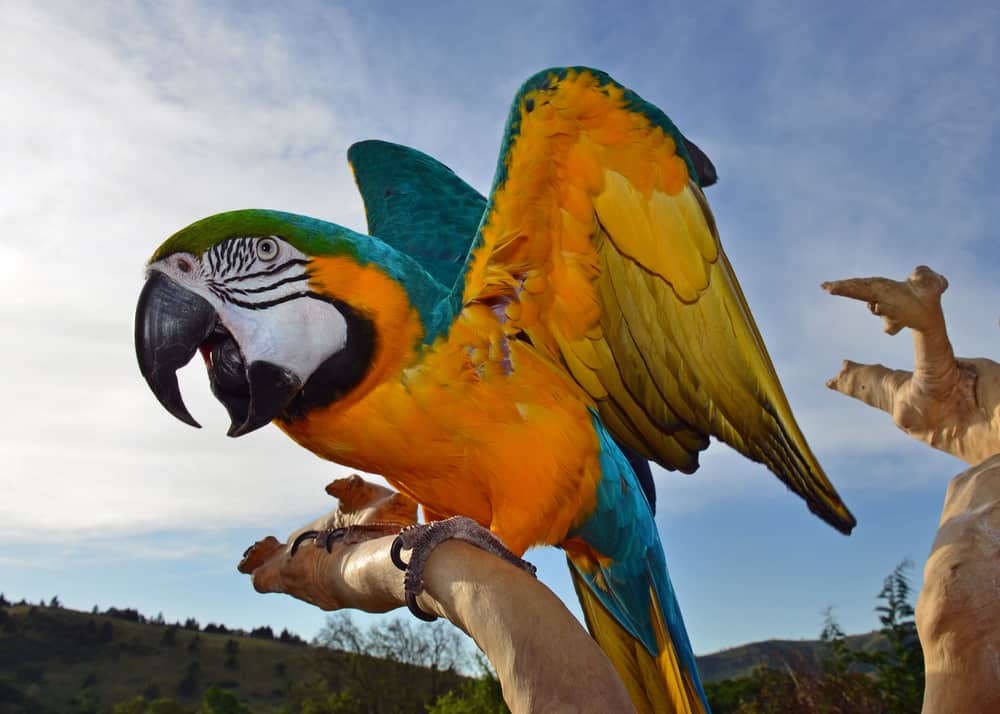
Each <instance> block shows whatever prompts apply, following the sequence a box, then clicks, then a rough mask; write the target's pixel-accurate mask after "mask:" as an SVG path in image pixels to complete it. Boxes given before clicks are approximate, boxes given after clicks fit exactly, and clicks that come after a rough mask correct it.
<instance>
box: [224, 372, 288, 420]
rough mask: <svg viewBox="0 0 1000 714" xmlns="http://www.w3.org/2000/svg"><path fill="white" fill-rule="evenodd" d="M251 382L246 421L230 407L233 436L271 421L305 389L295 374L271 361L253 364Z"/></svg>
mask: <svg viewBox="0 0 1000 714" xmlns="http://www.w3.org/2000/svg"><path fill="white" fill-rule="evenodd" d="M247 382H248V384H249V387H250V401H249V404H248V405H247V413H246V416H245V418H244V420H243V421H242V422H239V421H238V419H237V415H236V413H234V411H233V410H232V409H230V410H229V416H230V417H231V418H232V420H233V423H232V425H231V426H230V427H229V431H228V434H229V436H243V435H244V434H249V433H250V432H251V431H254V430H255V429H259V428H261V427H262V426H264V425H265V424H269V423H270V422H271V420H272V419H274V418H275V417H276V416H278V415H279V414H281V413H282V412H283V411H285V407H286V406H288V403H289V402H290V401H292V399H294V398H295V395H296V394H298V393H299V390H300V389H301V388H302V383H301V382H300V381H299V380H298V379H297V378H296V377H295V375H293V374H292V373H291V372H289V371H288V370H287V369H284V368H282V367H278V366H277V365H274V364H271V363H270V362H253V363H251V364H250V368H249V369H248V370H247ZM227 407H228V405H227Z"/></svg>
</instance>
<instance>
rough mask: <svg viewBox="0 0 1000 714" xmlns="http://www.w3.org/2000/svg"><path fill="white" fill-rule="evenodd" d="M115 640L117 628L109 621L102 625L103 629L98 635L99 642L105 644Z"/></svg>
mask: <svg viewBox="0 0 1000 714" xmlns="http://www.w3.org/2000/svg"><path fill="white" fill-rule="evenodd" d="M114 638H115V628H114V625H112V624H111V623H110V622H108V621H107V620H105V621H104V623H103V624H102V625H101V629H100V630H99V631H98V633H97V641H98V642H101V643H103V644H107V643H109V642H111V641H112V640H113V639H114Z"/></svg>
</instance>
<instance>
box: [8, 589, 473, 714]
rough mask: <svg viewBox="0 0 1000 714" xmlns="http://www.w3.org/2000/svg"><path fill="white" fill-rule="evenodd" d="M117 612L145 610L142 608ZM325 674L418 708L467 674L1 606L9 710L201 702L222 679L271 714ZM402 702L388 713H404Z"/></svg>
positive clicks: (329, 683)
mask: <svg viewBox="0 0 1000 714" xmlns="http://www.w3.org/2000/svg"><path fill="white" fill-rule="evenodd" d="M118 612H119V613H121V614H122V615H124V616H125V617H132V616H138V613H136V612H135V611H134V610H124V611H118ZM268 633H269V631H268ZM289 639H292V638H289ZM320 671H322V672H323V675H324V676H322V677H321V676H320ZM320 680H323V682H324V684H325V687H326V688H327V689H328V690H330V691H339V690H341V689H343V688H347V687H350V686H351V685H352V683H356V682H364V684H365V685H366V686H369V687H372V686H373V683H374V688H375V689H377V690H378V692H377V694H378V695H379V696H382V697H385V698H391V697H393V696H399V697H402V696H405V697H406V700H407V701H408V702H409V703H410V704H412V707H411V706H409V705H406V706H405V708H404V709H401V711H407V710H410V711H423V710H424V706H423V704H424V703H425V702H431V701H434V699H436V697H437V696H439V695H441V694H443V693H445V692H447V691H451V690H453V689H455V688H456V687H458V686H459V685H460V684H461V683H462V682H463V681H465V678H463V677H461V676H459V675H458V674H456V673H454V672H452V671H433V670H431V669H427V668H423V667H417V666H413V665H408V664H403V663H400V662H394V661H391V660H384V659H377V658H374V657H367V656H365V655H356V654H352V653H345V652H334V651H331V650H327V649H323V648H315V647H310V646H307V645H305V644H304V643H302V642H301V640H299V643H298V644H296V643H295V642H293V641H289V642H282V641H279V640H274V639H269V638H267V637H261V636H257V637H251V636H249V635H247V634H245V633H239V634H237V633H233V632H226V633H217V632H206V631H203V630H200V631H196V630H193V629H185V628H184V627H181V626H177V625H167V624H154V623H149V622H140V621H133V620H132V619H123V617H122V616H118V617H116V616H110V615H107V614H91V613H85V612H78V611H75V610H69V609H65V608H58V607H40V606H30V605H16V606H12V607H7V608H0V712H2V713H3V714H8V713H10V714H14V713H15V712H17V713H18V714H21V713H22V712H38V713H39V714H42V713H46V714H47V713H48V712H59V713H60V714H62V713H63V712H95V713H97V712H102V713H103V712H110V711H111V708H112V706H113V705H115V704H119V703H121V702H125V701H127V700H129V699H132V698H134V697H136V696H138V695H140V694H141V695H144V696H145V697H146V698H147V699H157V698H160V697H166V698H171V699H175V700H177V701H178V702H181V703H183V704H185V705H187V706H190V707H192V708H194V707H196V706H197V704H198V703H199V702H200V701H201V698H202V696H203V694H204V692H205V690H206V689H208V688H209V687H210V686H213V685H214V686H218V687H221V688H223V689H226V690H229V691H231V692H233V693H234V694H235V695H236V696H237V697H238V698H239V700H240V701H241V702H242V703H244V704H246V705H247V706H248V707H249V708H250V710H251V711H252V712H255V713H257V712H260V713H262V714H266V713H268V712H277V711H278V710H279V709H280V708H281V707H283V706H284V705H286V704H288V703H289V701H293V700H294V699H295V698H296V697H297V696H299V697H301V696H303V693H304V692H306V691H311V692H315V690H316V689H317V685H318V686H320V687H322V686H324V685H319V684H318V683H319V681H320ZM379 685H381V686H379ZM397 704H398V703H392V708H391V709H386V711H397V710H400V709H398V708H397Z"/></svg>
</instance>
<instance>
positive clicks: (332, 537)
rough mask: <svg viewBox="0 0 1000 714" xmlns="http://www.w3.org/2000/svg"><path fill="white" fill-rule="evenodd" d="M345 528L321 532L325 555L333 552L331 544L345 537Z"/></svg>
mask: <svg viewBox="0 0 1000 714" xmlns="http://www.w3.org/2000/svg"><path fill="white" fill-rule="evenodd" d="M347 530H348V529H347V528H334V529H333V530H332V531H324V532H323V546H324V547H325V548H326V552H327V553H332V552H333V544H334V543H336V542H337V541H338V540H341V539H342V538H343V537H344V536H346V535H347Z"/></svg>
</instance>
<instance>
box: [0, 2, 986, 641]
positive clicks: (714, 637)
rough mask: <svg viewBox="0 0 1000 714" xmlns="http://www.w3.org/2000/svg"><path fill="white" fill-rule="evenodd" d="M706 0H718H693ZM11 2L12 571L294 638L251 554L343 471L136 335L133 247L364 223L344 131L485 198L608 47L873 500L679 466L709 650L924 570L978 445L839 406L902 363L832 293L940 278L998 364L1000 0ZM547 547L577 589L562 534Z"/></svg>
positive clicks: (1, 215)
mask: <svg viewBox="0 0 1000 714" xmlns="http://www.w3.org/2000/svg"><path fill="white" fill-rule="evenodd" d="M698 5H701V6H698ZM610 8H611V6H610V5H608V4H606V3H601V4H598V3H545V4H544V6H541V4H538V3H529V4H523V5H521V4H518V3H504V4H503V6H502V7H501V6H500V5H499V4H498V5H496V6H480V5H479V4H477V3H448V4H435V5H433V6H432V5H431V4H429V3H398V4H396V3H354V4H352V3H347V4H334V3H322V4H319V3H290V4H287V5H282V6H281V8H280V9H278V8H277V6H275V5H274V4H266V3H239V4H237V3H232V4H227V3H171V4H169V5H168V4H162V6H161V4H154V3H126V2H115V3H98V4H94V5H88V6H87V8H86V9H85V10H84V9H81V7H80V6H78V5H75V4H72V3H66V4H59V3H46V4H27V3H20V4H17V5H15V6H13V7H10V8H7V9H6V10H5V12H4V13H3V17H2V18H0V33H2V36H3V42H2V43H0V74H2V85H3V87H4V92H3V93H2V94H0V128H2V131H0V153H2V155H3V156H4V160H3V162H2V163H0V189H2V190H0V220H2V225H3V226H4V228H5V230H4V231H3V233H2V234H0V236H2V237H0V245H2V246H3V248H4V253H5V256H4V257H5V259H4V260H3V261H0V324H2V325H3V326H4V329H3V330H0V340H2V341H3V348H4V349H2V350H0V372H2V374H3V375H4V377H3V379H2V380H0V403H2V404H3V405H4V406H5V409H4V410H3V413H2V414H0V454H2V456H3V464H4V466H3V468H2V472H0V487H2V492H3V493H4V497H3V499H2V500H0V548H2V550H0V552H2V553H3V555H0V591H2V592H4V593H5V594H6V595H7V596H8V597H11V596H13V597H16V598H19V597H22V596H23V597H27V598H29V599H31V600H38V599H40V598H43V597H44V598H46V599H48V598H49V597H51V596H52V595H54V594H58V595H59V596H60V598H61V599H62V600H63V602H64V603H66V604H67V605H69V606H71V607H78V608H88V609H89V608H90V607H91V606H92V605H94V604H95V603H96V604H99V605H100V606H101V607H107V606H109V605H117V606H131V607H137V608H139V609H140V610H142V611H144V612H146V613H148V614H151V615H152V614H155V613H157V612H163V614H164V615H165V616H166V617H167V618H168V619H175V618H185V617H188V616H193V617H196V618H198V619H199V620H201V621H202V622H203V623H205V622H209V621H214V622H225V623H226V624H227V625H231V626H243V627H251V626H257V625H263V624H269V625H271V626H272V627H275V628H282V627H288V628H290V629H292V630H293V631H296V632H298V633H300V634H301V635H303V636H305V637H311V636H312V635H314V634H315V632H316V631H317V630H318V629H319V627H320V626H321V625H322V623H323V620H324V615H323V614H322V613H321V612H319V611H318V610H315V609H314V608H311V607H309V606H307V605H304V604H301V603H297V602H295V601H292V600H291V599H289V598H283V597H279V596H262V595H258V594H256V593H255V592H254V591H253V590H252V588H251V587H250V584H249V581H248V579H247V578H245V576H241V575H239V574H237V573H236V571H235V564H236V562H237V561H238V560H239V556H240V554H241V553H242V551H243V549H244V548H245V547H246V546H247V545H249V544H250V543H252V542H253V541H254V540H256V539H257V538H259V537H262V536H263V535H265V534H268V533H276V534H278V535H279V536H283V535H284V534H286V533H287V532H288V531H290V530H291V529H293V528H295V527H297V526H298V525H299V524H301V523H303V522H306V521H308V520H311V519H312V518H313V517H315V516H316V515H317V514H318V513H320V512H322V511H324V510H326V509H327V508H328V507H329V506H330V504H329V503H327V500H328V499H327V497H326V496H325V495H324V494H323V492H322V488H323V486H324V484H325V483H326V482H328V481H329V480H331V479H332V478H334V477H336V476H338V475H342V474H344V473H345V471H344V470H343V469H340V468H339V467H336V466H334V465H331V464H327V463H324V462H321V461H319V460H317V459H316V458H315V457H313V456H311V455H310V454H308V453H306V452H305V451H303V450H301V449H299V448H298V447H296V446H295V445H294V444H292V443H291V442H290V441H288V440H287V439H285V438H284V437H283V436H282V435H280V434H279V433H278V432H277V430H275V429H264V430H261V431H260V432H257V433H254V434H252V435H250V436H247V437H244V438H242V439H239V440H231V439H227V438H226V437H225V436H224V432H225V429H226V424H227V420H226V418H225V415H224V412H223V410H222V408H221V406H220V405H218V404H215V403H214V401H213V400H212V398H211V396H210V394H209V393H208V390H207V389H206V388H205V386H206V385H205V377H204V374H203V371H202V369H201V367H200V366H198V365H194V366H192V367H190V368H189V369H188V370H186V371H185V372H184V374H183V375H182V383H183V386H184V388H185V395H186V398H187V400H188V404H189V406H190V407H191V409H192V412H193V413H194V414H196V415H197V417H198V418H199V420H200V421H201V422H202V424H203V425H204V426H205V428H204V429H203V430H201V431H195V430H191V429H188V428H186V427H184V426H183V425H182V424H180V423H179V422H176V421H175V420H173V419H172V418H171V417H170V416H169V415H167V414H166V413H165V412H164V411H163V410H162V409H160V408H159V406H158V405H157V404H156V402H155V401H154V400H153V398H152V396H151V395H150V394H149V393H148V391H147V389H146V387H145V384H144V383H143V382H142V379H141V377H140V376H139V373H138V370H137V368H136V366H135V362H134V355H133V348H132V344H131V329H132V328H131V322H132V315H133V307H134V304H135V300H136V297H137V295H138V292H139V290H140V288H141V284H142V279H143V264H144V262H145V260H146V259H147V257H148V256H149V254H150V253H151V252H152V250H153V249H154V248H155V247H156V246H157V245H158V244H159V243H160V242H161V241H162V240H163V238H164V237H166V236H167V235H169V234H170V233H172V232H173V231H174V230H176V229H177V228H179V227H181V226H184V225H186V224H187V223H189V222H191V221H192V220H195V219H197V218H200V217H202V216H204V215H208V214H211V213H216V212H219V211H222V210H227V209H232V208H242V207H251V206H255V207H266V208H280V209H283V210H289V211H294V212H299V213H305V214H309V215H314V216H317V217H322V218H327V219H330V220H335V221H337V222H340V223H343V224H345V225H348V226H350V227H353V228H359V229H360V228H363V226H364V217H363V211H362V207H361V202H360V199H359V198H358V196H357V194H356V192H355V189H354V187H353V184H352V182H351V177H350V172H349V170H348V167H347V164H346V161H345V158H344V157H345V152H346V149H347V147H348V146H349V145H350V144H351V143H353V142H354V141H357V140H360V139H366V138H384V139H389V140H393V141H399V142H402V143H406V144H409V145H412V146H415V147H417V148H419V149H422V150H424V151H426V152H428V153H430V154H432V155H434V156H436V157H438V158H439V159H441V160H442V161H444V162H445V163H446V164H448V165H450V166H451V167H452V168H454V169H455V170H456V171H457V172H458V173H459V174H460V175H462V176H463V177H465V178H466V180H468V181H470V183H472V184H473V185H474V186H476V187H477V188H479V189H480V190H481V191H486V190H487V188H488V187H489V185H490V181H491V178H492V172H493V169H494V167H495V165H496V160H497V151H498V147H499V143H500V136H501V130H502V125H503V123H504V121H505V118H506V113H507V110H508V107H509V104H510V101H511V99H512V97H513V95H514V93H515V91H516V90H517V88H518V86H519V84H520V83H521V82H522V81H523V80H524V79H526V78H527V77H528V76H530V75H532V74H533V73H534V72H536V71H537V70H539V69H541V68H543V67H547V66H554V65H566V64H585V65H589V66H593V67H597V68H600V69H603V70H606V71H608V72H609V73H610V74H611V75H612V76H614V77H615V78H616V79H618V80H619V81H621V82H622V83H623V84H625V85H627V86H629V87H631V88H632V89H634V90H635V91H637V92H638V93H639V94H640V95H642V96H643V97H644V98H645V99H647V100H649V101H651V102H653V103H654V104H656V105H658V106H659V107H661V108H662V109H663V110H664V111H665V112H666V113H667V114H668V115H670V116H671V118H672V119H673V120H674V121H675V122H676V123H677V124H678V126H679V127H680V128H681V129H682V130H683V131H684V132H685V133H686V134H687V135H689V136H690V137H691V138H692V139H694V140H695V141H697V142H698V143H699V144H700V145H701V146H702V147H703V148H704V149H705V150H706V151H707V152H708V153H709V155H710V156H711V157H712V158H713V160H714V162H715V164H716V166H717V168H718V170H719V174H720V183H719V185H718V186H716V187H713V188H712V189H710V190H709V194H708V195H709V200H710V202H711V204H712V206H713V209H714V211H715V215H716V218H717V221H718V224H719V228H720V231H721V234H722V240H723V244H724V246H725V247H726V250H727V252H728V254H729V257H730V259H731V262H732V263H733V265H734V268H735V270H736V273H737V275H738V276H739V279H740V281H741V283H742V285H743V288H744V291H745V292H746V294H747V297H748V300H749V303H750V306H751V308H752V310H753V311H754V314H755V316H756V318H757V322H758V325H759V326H760V328H761V331H762V333H763V335H764V338H765V341H766V343H767V344H768V346H769V349H770V352H771V355H772V357H773V359H774V361H775V364H776V366H777V369H778V373H779V375H780V376H781V379H782V382H783V384H784V386H785V389H786V391H787V392H788V395H789V398H790V401H791V403H792V406H793V409H794V410H795V413H796V414H797V416H798V419H799V422H800V424H801V426H802V428H803V430H804V431H805V433H806V435H807V437H808V438H809V440H810V442H811V443H812V445H813V447H814V449H815V451H816V452H817V454H818V456H819V457H820V460H821V462H822V463H823V464H824V465H825V468H826V470H827V473H828V474H829V475H830V477H831V479H832V480H833V481H834V483H835V484H836V485H837V487H838V489H839V490H840V492H841V494H842V495H843V496H844V498H845V500H846V501H847V503H848V504H849V506H850V507H851V508H852V509H853V511H854V513H855V515H856V516H857V517H858V521H859V525H858V528H857V529H856V531H855V534H854V535H852V536H851V537H849V538H845V537H843V536H841V535H839V534H837V533H835V532H834V531H833V530H832V529H830V528H829V527H828V526H826V525H825V524H823V523H822V522H821V521H819V520H818V519H816V518H815V517H813V516H811V515H810V514H809V513H808V511H807V510H806V509H805V507H804V505H803V504H802V503H801V502H800V501H799V500H798V499H797V498H796V497H794V496H793V495H791V494H790V493H789V492H787V491H786V490H785V489H784V488H783V487H782V486H781V484H780V483H779V482H778V481H777V480H776V479H775V478H774V477H773V476H771V475H770V474H769V473H768V472H767V471H766V470H765V469H764V468H763V467H760V466H758V465H756V464H753V463H750V462H748V461H746V460H744V459H742V458H741V457H739V456H738V455H736V454H735V453H733V452H731V451H729V450H727V449H726V447H724V446H721V445H714V446H713V447H712V448H711V449H710V450H709V451H708V452H707V453H706V454H705V455H704V456H703V458H702V464H703V466H702V469H701V470H700V471H699V472H698V473H697V474H696V475H694V476H681V475H678V474H675V473H669V474H668V473H666V472H660V473H658V474H657V485H658V488H659V511H658V517H657V520H658V523H659V525H660V529H661V534H662V537H663V541H664V544H665V548H666V552H667V559H668V562H669V565H670V569H671V576H672V578H673V580H674V583H675V586H676V588H677V591H678V594H679V597H680V600H681V606H682V609H683V611H684V613H685V617H686V620H687V623H688V628H689V631H690V634H691V639H692V642H693V644H694V647H695V650H696V651H697V652H698V653H705V652H709V651H713V650H717V649H720V648H723V647H726V646H730V645H735V644H739V643H742V642H746V641H751V640H759V639H766V638H771V637H786V638H798V637H813V636H815V634H816V633H817V632H818V630H819V628H820V626H821V621H822V610H823V609H824V608H825V607H827V606H828V605H832V606H834V607H835V610H836V613H837V615H838V616H839V618H840V620H841V622H842V624H843V626H844V627H845V629H847V630H848V631H862V630H867V629H871V628H872V627H873V626H874V625H875V624H876V620H875V617H874V615H873V613H872V608H873V606H874V595H875V593H876V592H877V591H878V589H879V587H880V584H881V580H882V578H883V576H884V575H886V574H887V573H888V572H889V571H890V570H891V569H892V567H893V566H894V565H895V563H896V562H897V561H898V560H899V559H901V558H903V557H905V556H909V557H911V558H912V559H913V560H914V561H916V563H917V564H918V572H917V573H915V575H917V576H919V568H920V567H922V563H923V560H924V558H925V556H926V554H927V552H928V550H929V547H930V543H931V540H932V539H933V535H934V530H935V528H936V524H937V519H938V516H939V514H940V507H941V503H942V501H943V497H944V489H945V487H946V485H947V482H948V480H949V479H950V477H951V476H952V475H954V474H955V473H957V472H959V471H961V470H962V469H963V468H964V467H963V465H962V463H961V462H959V461H957V460H956V459H953V458H951V457H949V456H946V455H943V454H939V453H937V452H933V451H932V450H931V449H929V448H928V447H925V446H923V445H921V444H918V443H916V442H911V441H910V440H908V439H907V438H906V437H905V436H904V435H903V434H902V433H901V432H898V431H896V430H895V428H894V427H893V426H892V424H891V421H890V420H889V418H888V417H887V416H885V415H883V414H880V413H876V412H874V411H873V410H871V409H869V408H868V407H866V406H864V405H862V404H860V403H858V402H853V401H851V400H849V399H847V398H846V397H843V396H841V395H838V394H835V393H833V392H830V391H829V390H827V389H826V388H825V387H824V382H825V380H826V379H828V378H829V377H831V376H833V375H834V374H836V372H837V371H838V369H839V367H840V361H841V359H843V358H851V359H854V360H857V361H861V362H881V363H884V364H888V365H892V366H895V367H901V368H902V367H908V366H910V365H911V364H912V358H911V344H910V341H909V338H908V336H907V335H906V334H901V335H899V336H896V337H894V338H890V337H888V336H886V335H884V334H882V332H881V323H880V322H879V321H878V320H877V319H875V318H873V317H872V316H870V315H868V313H867V311H866V310H865V309H864V306H862V305H859V304H852V303H849V302H847V301H843V300H838V299H835V298H831V297H829V296H827V295H826V294H825V293H823V292H822V291H821V290H820V289H819V283H820V282H822V281H824V280H829V279H836V278H841V277H850V276H855V275H868V274H880V275H886V276H890V277H896V278H902V277H905V276H906V275H908V274H909V272H910V271H911V270H912V269H913V267H914V266H915V265H917V264H927V265H930V266H932V267H933V268H935V269H936V270H938V271H939V272H941V273H943V274H944V275H946V276H947V277H948V278H949V280H950V282H951V288H950V289H949V291H948V292H947V293H946V295H945V310H946V314H947V317H948V319H949V328H950V334H951V337H952V341H953V343H954V344H955V348H956V351H957V352H958V353H959V354H963V355H968V356H991V357H995V356H996V355H997V342H998V341H997V337H998V332H997V317H998V306H1000V299H998V298H1000V288H998V287H997V281H996V275H997V268H998V265H1000V249H998V247H997V246H998V242H997V235H996V230H995V228H994V227H993V224H994V222H995V219H996V210H997V207H998V206H1000V202H998V200H997V199H998V189H997V186H1000V170H998V166H1000V139H998V135H997V128H998V126H1000V121H998V119H1000V117H998V113H1000V83H998V82H997V81H996V77H997V76H998V75H1000V9H998V7H997V6H996V5H995V4H994V3H981V4H975V3H959V4H953V5H949V6H948V7H944V6H942V5H940V4H937V3H913V2H905V3H904V2H886V3H857V4H851V3H846V4H845V3H840V4H830V3H794V4H793V3H782V2H733V3H713V4H711V5H710V6H708V4H695V3H685V4H680V3H649V4H648V5H646V4H642V3H633V4H630V5H629V6H627V7H623V8H622V9H620V10H611V9H610ZM529 557H530V558H531V559H532V560H534V561H535V562H537V563H538V564H539V565H540V566H541V574H542V577H543V578H544V579H545V580H546V582H549V583H550V584H551V585H552V586H553V587H554V588H555V589H556V591H557V592H558V593H559V594H560V595H562V596H563V598H564V599H566V600H568V601H572V600H573V594H572V588H571V587H570V585H569V581H568V577H567V576H566V574H565V572H564V570H565V567H564V565H563V559H562V556H561V554H560V553H559V552H558V551H554V550H547V551H546V550H536V551H532V552H531V553H530V554H529Z"/></svg>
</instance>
